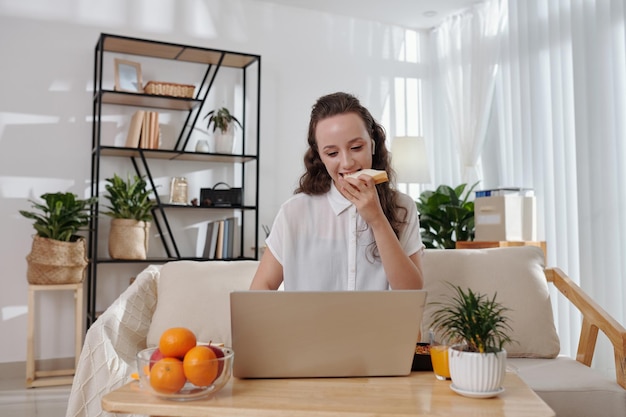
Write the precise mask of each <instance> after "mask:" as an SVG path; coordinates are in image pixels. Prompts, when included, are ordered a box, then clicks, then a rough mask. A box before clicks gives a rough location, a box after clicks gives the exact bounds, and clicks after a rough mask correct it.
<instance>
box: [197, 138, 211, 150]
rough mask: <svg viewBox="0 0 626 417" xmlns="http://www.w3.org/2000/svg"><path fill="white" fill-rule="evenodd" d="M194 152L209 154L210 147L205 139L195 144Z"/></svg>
mask: <svg viewBox="0 0 626 417" xmlns="http://www.w3.org/2000/svg"><path fill="white" fill-rule="evenodd" d="M196 152H203V153H207V152H211V147H210V146H209V141H208V140H206V139H201V140H199V141H198V142H196Z"/></svg>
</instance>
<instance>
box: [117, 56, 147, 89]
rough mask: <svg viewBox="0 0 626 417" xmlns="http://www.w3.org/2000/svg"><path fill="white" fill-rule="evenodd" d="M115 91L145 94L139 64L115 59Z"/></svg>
mask: <svg viewBox="0 0 626 417" xmlns="http://www.w3.org/2000/svg"><path fill="white" fill-rule="evenodd" d="M115 91H126V92H130V93H143V82H142V80H141V64H140V63H139V62H133V61H128V60H126V59H120V58H115Z"/></svg>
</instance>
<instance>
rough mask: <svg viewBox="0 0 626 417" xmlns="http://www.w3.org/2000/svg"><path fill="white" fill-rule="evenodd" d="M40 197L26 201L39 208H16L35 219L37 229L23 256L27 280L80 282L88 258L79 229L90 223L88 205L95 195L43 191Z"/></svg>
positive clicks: (94, 200)
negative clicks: (80, 197)
mask: <svg viewBox="0 0 626 417" xmlns="http://www.w3.org/2000/svg"><path fill="white" fill-rule="evenodd" d="M41 198H42V200H43V203H38V202H35V201H32V200H29V201H30V202H31V203H32V207H33V208H34V209H36V210H38V211H27V210H20V211H19V213H20V214H21V215H22V216H24V217H26V218H27V219H31V220H34V221H35V222H34V224H33V227H34V229H35V231H36V232H37V233H36V235H35V236H33V244H32V248H31V252H30V253H29V254H28V256H27V257H26V260H27V262H28V270H27V274H26V276H27V280H28V282H29V283H30V284H68V283H77V282H81V281H82V280H83V278H84V275H85V274H84V272H85V268H86V266H87V260H86V256H85V252H86V250H85V246H86V245H85V238H84V237H82V236H80V235H78V232H79V231H80V230H83V229H84V228H86V227H87V226H88V225H89V221H90V219H91V213H90V208H91V205H92V204H93V203H95V202H96V200H97V198H95V197H92V198H88V199H79V198H78V196H77V195H76V194H73V193H69V192H66V193H61V192H57V193H46V194H43V195H42V196H41Z"/></svg>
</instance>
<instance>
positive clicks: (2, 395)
mask: <svg viewBox="0 0 626 417" xmlns="http://www.w3.org/2000/svg"><path fill="white" fill-rule="evenodd" d="M25 382H26V380H25V376H24V375H21V376H18V375H15V374H14V373H10V376H8V377H7V375H6V374H4V375H0V416H2V417H65V412H66V410H67V400H68V398H69V396H70V389H71V386H70V385H64V386H58V387H38V388H25Z"/></svg>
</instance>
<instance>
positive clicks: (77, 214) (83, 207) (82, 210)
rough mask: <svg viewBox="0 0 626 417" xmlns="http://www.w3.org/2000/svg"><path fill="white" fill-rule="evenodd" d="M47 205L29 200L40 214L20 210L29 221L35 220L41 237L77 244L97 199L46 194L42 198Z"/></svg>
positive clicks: (63, 194)
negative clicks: (79, 232)
mask: <svg viewBox="0 0 626 417" xmlns="http://www.w3.org/2000/svg"><path fill="white" fill-rule="evenodd" d="M41 198H42V199H43V200H44V202H45V204H39V203H37V202H35V201H32V200H28V201H30V202H31V203H32V207H33V208H35V209H38V210H39V211H40V212H34V211H26V210H20V214H21V215H22V216H24V217H26V218H27V219H32V220H35V223H34V225H33V227H34V228H35V230H36V231H37V235H38V236H39V237H44V238H48V239H53V240H60V241H62V242H76V241H77V240H78V239H79V238H80V236H78V235H77V234H76V233H77V232H78V231H79V230H82V229H84V228H85V227H86V226H87V225H88V224H89V220H90V219H91V214H90V212H89V210H90V207H91V205H92V204H93V203H95V202H96V200H97V198H96V197H92V198H88V199H84V200H82V199H79V198H78V196H77V195H76V194H74V193H60V192H59V193H46V194H43V195H42V196H41Z"/></svg>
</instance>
